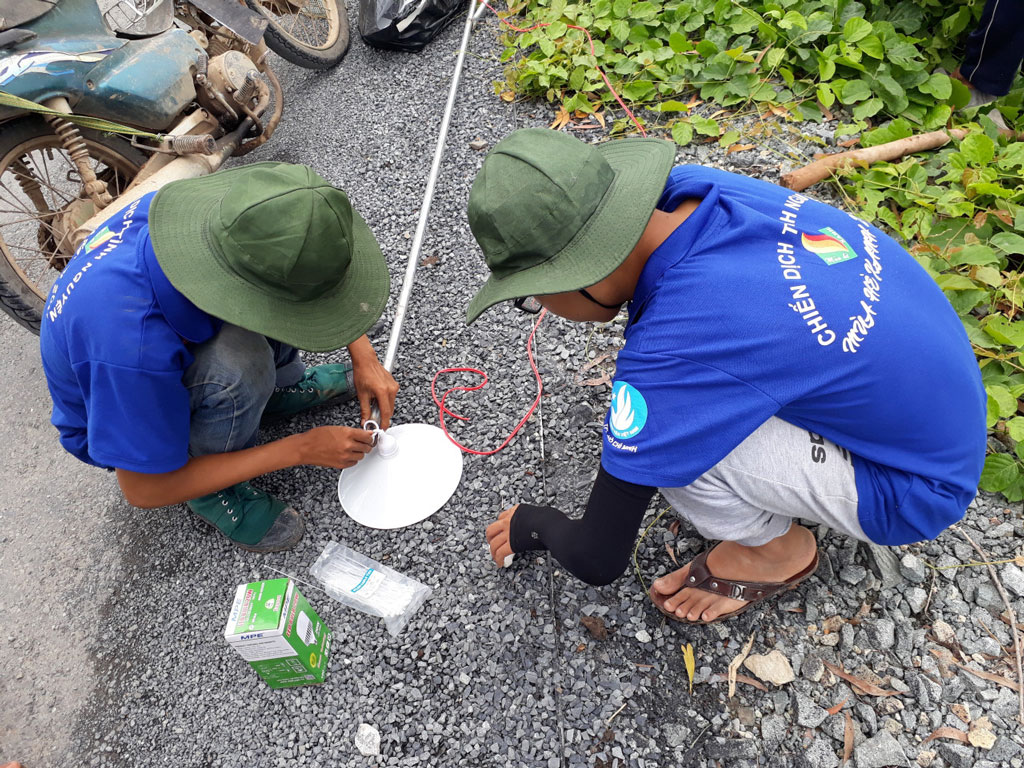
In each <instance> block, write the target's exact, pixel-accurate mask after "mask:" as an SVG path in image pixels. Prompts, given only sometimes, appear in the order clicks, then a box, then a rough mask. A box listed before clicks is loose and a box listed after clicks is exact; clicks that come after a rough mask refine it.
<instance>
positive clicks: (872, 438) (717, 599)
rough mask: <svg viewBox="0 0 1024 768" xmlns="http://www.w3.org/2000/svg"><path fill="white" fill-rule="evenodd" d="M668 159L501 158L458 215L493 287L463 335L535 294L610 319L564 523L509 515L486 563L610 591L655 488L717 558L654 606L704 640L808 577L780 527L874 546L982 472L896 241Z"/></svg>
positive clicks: (955, 373) (526, 146)
mask: <svg viewBox="0 0 1024 768" xmlns="http://www.w3.org/2000/svg"><path fill="white" fill-rule="evenodd" d="M673 160H674V148H673V145H671V144H670V143H667V142H663V141H659V140H655V139H625V140H620V141H613V142H609V143H606V144H602V145H600V146H588V145H586V144H584V143H583V142H581V141H578V140H577V139H574V138H572V137H569V136H567V135H565V134H559V133H555V132H552V131H546V130H536V129H527V130H523V131H517V132H515V133H513V134H511V135H510V136H508V137H507V138H505V139H504V140H503V141H501V142H500V143H499V144H498V145H497V146H495V148H494V150H493V151H492V152H491V153H490V155H489V156H488V157H487V159H486V160H485V162H484V164H483V167H482V168H481V170H480V172H479V174H478V175H477V177H476V179H475V181H474V183H473V188H472V191H471V193H470V198H469V222H470V226H471V228H472V230H473V234H474V236H475V237H476V239H477V241H478V243H479V244H480V247H481V249H482V250H483V252H484V258H485V260H486V262H487V266H488V267H489V269H490V270H491V276H490V278H489V279H488V281H487V283H486V284H485V285H484V287H483V288H482V289H481V290H480V292H479V293H478V294H477V295H476V297H474V299H473V300H472V302H471V303H470V305H469V309H468V312H467V317H468V321H469V322H472V321H473V320H475V319H476V318H477V317H478V316H479V315H480V314H481V313H482V312H483V311H484V310H485V309H487V307H489V306H491V305H493V304H495V303H497V302H499V301H505V300H510V299H517V298H522V297H535V298H536V300H538V301H539V302H540V304H542V305H543V306H544V307H547V308H548V309H549V310H550V311H552V312H554V313H555V314H557V315H560V316H562V317H564V318H568V319H570V320H576V321H598V322H601V321H608V320H611V319H612V318H614V317H615V316H616V315H617V314H618V312H619V308H620V307H621V305H622V304H625V303H627V302H628V305H629V320H628V323H627V325H626V330H625V337H626V344H625V347H624V348H623V349H622V350H621V351H620V353H619V356H618V361H617V368H616V374H615V383H614V386H613V389H612V402H611V408H610V409H609V411H608V415H607V417H606V420H605V426H604V440H603V451H602V456H601V469H600V471H599V473H598V476H597V480H596V481H595V484H594V488H593V491H592V492H591V495H590V500H589V502H588V504H587V508H586V511H585V513H584V515H583V517H582V518H580V519H578V520H571V519H569V518H568V517H566V516H565V515H563V514H562V513H561V512H559V511H558V510H555V509H552V508H550V507H538V506H534V505H531V504H519V505H517V506H514V507H512V508H510V509H508V510H505V511H504V512H502V513H501V515H500V517H499V518H498V520H497V521H496V522H495V523H493V524H492V525H490V526H489V527H488V529H487V540H488V542H489V544H490V549H491V555H492V557H493V558H494V560H495V562H496V563H498V564H499V565H501V564H502V563H503V562H504V560H505V558H506V557H507V556H508V555H510V554H512V553H514V552H524V551H528V550H538V549H548V550H550V551H551V552H552V554H553V555H554V556H555V557H556V558H557V559H558V561H559V562H560V563H561V564H562V565H563V566H565V567H566V568H567V569H568V570H569V571H570V572H572V573H574V574H575V575H577V576H578V577H580V578H582V579H584V580H586V581H588V582H590V583H592V584H607V583H609V582H611V581H612V580H614V579H615V578H617V577H618V576H619V575H620V574H621V573H622V572H623V570H624V569H625V567H626V564H627V561H628V558H629V552H630V549H631V548H632V546H633V542H634V541H635V539H636V535H637V531H638V529H639V526H640V523H641V520H642V518H643V516H644V512H645V510H646V508H647V506H648V504H649V502H650V500H651V498H652V497H653V495H654V493H655V491H656V490H660V491H661V493H662V495H663V496H664V497H665V498H666V499H667V500H668V502H669V503H670V504H671V506H672V507H673V509H674V511H675V512H676V513H677V514H678V515H680V516H682V517H684V518H686V519H687V520H689V521H690V523H691V524H692V525H693V526H694V527H695V528H696V529H697V531H698V532H699V533H700V534H701V535H703V536H704V537H705V538H707V539H715V540H720V541H721V543H719V544H717V545H716V546H713V547H712V548H711V549H710V550H708V551H707V552H705V553H703V554H701V555H700V556H698V557H697V558H696V559H695V560H694V561H693V562H691V563H689V564H688V565H686V566H685V567H683V568H680V569H679V570H677V571H675V572H673V573H670V574H668V575H666V576H664V577H662V578H660V579H657V580H656V581H655V582H654V585H653V589H652V592H651V597H652V599H653V600H654V602H655V604H656V605H657V606H658V607H659V608H660V609H661V610H662V611H664V612H665V613H667V614H668V615H670V616H672V617H673V618H677V619H679V620H683V621H690V622H702V623H706V622H710V621H715V620H719V619H723V618H727V617H729V616H734V615H736V614H738V613H740V612H742V611H744V610H745V609H746V608H748V607H749V606H750V605H753V604H754V603H756V602H758V601H760V600H764V599H766V598H768V597H771V596H772V595H774V594H777V593H778V592H780V591H782V590H784V589H787V588H789V587H791V586H793V585H795V584H797V583H799V582H800V581H801V580H803V579H805V578H807V577H808V576H810V575H811V574H812V573H813V572H814V571H815V569H816V568H817V564H818V555H817V548H816V544H815V539H814V536H813V534H812V533H811V532H810V531H809V530H808V529H806V528H804V527H803V526H801V525H799V524H798V523H797V522H796V521H797V520H798V519H799V518H803V519H806V520H810V521H813V522H817V523H822V524H824V525H827V526H829V527H830V528H833V529H835V530H837V531H840V532H842V533H844V534H846V535H848V536H852V537H854V538H856V539H859V540H867V541H873V542H876V543H878V544H889V545H895V544H906V543H909V542H914V541H920V540H923V539H931V538H934V537H935V536H937V535H938V534H939V533H940V532H941V531H942V530H943V529H945V528H946V527H947V526H949V525H951V524H952V523H954V522H956V521H957V520H959V519H960V518H961V517H962V516H963V514H964V511H965V509H966V507H967V505H968V504H969V503H970V501H971V499H972V498H973V497H974V494H975V491H976V486H977V482H978V478H979V476H980V474H981V468H982V464H983V462H984V454H985V403H986V400H985V392H984V388H983V386H982V383H981V376H980V373H979V370H978V367H977V364H976V362H975V360H974V356H973V354H972V351H971V346H970V344H969V342H968V340H967V336H966V333H965V332H964V329H963V326H962V325H961V323H960V320H959V318H958V317H957V315H956V313H955V312H954V311H953V309H952V307H951V306H950V305H949V303H948V302H947V300H946V298H945V296H944V295H943V294H942V291H941V290H940V289H939V288H938V286H937V285H936V284H935V282H934V281H933V280H932V279H931V278H930V277H929V276H928V274H927V273H926V272H925V271H924V270H923V269H922V268H921V267H920V266H919V265H918V264H917V263H916V262H915V261H914V259H913V258H912V257H911V256H910V255H909V254H908V253H907V252H906V251H905V250H904V249H903V248H901V247H900V246H899V245H898V244H897V243H896V242H895V241H894V240H892V239H891V238H889V237H888V236H886V235H885V234H884V233H882V232H881V231H879V230H878V229H876V228H874V227H872V226H869V225H867V224H865V223H864V222H862V221H860V220H859V219H857V218H855V217H853V216H851V215H849V214H846V213H844V212H842V211H839V210H837V209H835V208H832V207H831V206H828V205H825V204H823V203H820V202H817V201H814V200H811V199H809V198H807V197H805V196H804V195H801V194H796V193H791V192H789V191H788V190H785V189H782V188H781V187H778V186H775V185H773V184H769V183H766V182H763V181H757V180H753V179H748V178H745V177H741V176H737V175H734V174H730V173H726V172H724V171H719V170H714V169H710V168H703V167H700V166H680V167H677V168H674V169H673V168H672V163H673ZM516 304H517V306H519V307H520V308H522V307H523V306H524V304H523V302H522V301H517V302H516Z"/></svg>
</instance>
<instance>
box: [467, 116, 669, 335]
mask: <svg viewBox="0 0 1024 768" xmlns="http://www.w3.org/2000/svg"><path fill="white" fill-rule="evenodd" d="M674 160H675V145H673V144H672V143H671V142H668V141H662V140H660V139H620V140H618V141H610V142H606V143H604V144H600V145H590V144H585V143H584V142H582V141H580V140H579V139H576V138H574V137H572V136H569V135H568V134H565V133H558V132H556V131H550V130H547V129H545V128H524V129H522V130H518V131H515V132H513V133H511V134H509V135H508V136H506V137H505V138H504V139H502V140H501V141H500V142H498V143H497V144H496V145H495V147H494V149H493V150H491V152H490V154H488V156H487V159H486V160H484V164H483V167H482V168H481V169H480V172H479V173H478V174H477V176H476V179H475V180H474V181H473V187H472V189H471V190H470V192H469V228H470V229H471V230H472V231H473V236H474V237H475V238H476V241H477V243H479V244H480V248H481V249H482V250H483V252H484V261H486V262H487V267H488V269H490V270H491V276H490V277H489V278H488V279H487V282H486V283H485V284H484V287H483V288H481V289H480V291H479V292H478V293H477V294H476V296H474V297H473V299H472V300H471V301H470V302H469V308H468V309H467V310H466V322H467V323H472V322H473V321H474V320H476V319H477V318H478V317H479V316H480V314H481V313H482V312H483V311H484V310H485V309H487V308H488V307H490V306H493V305H494V304H497V303H499V302H501V301H507V300H509V299H515V298H518V297H520V296H535V295H544V294H549V293H562V292H563V291H576V290H579V289H580V288H586V287H587V286H590V285H593V284H594V283H597V282H599V281H601V280H603V279H604V278H606V277H608V275H610V274H611V273H612V272H614V271H615V269H616V268H617V267H618V266H619V265H620V264H621V263H622V262H623V261H625V260H626V257H627V256H628V255H629V253H630V251H632V250H633V246H635V245H636V244H637V242H638V241H639V240H640V236H641V235H642V234H643V231H644V229H645V228H646V226H647V222H648V221H649V220H650V218H651V214H652V213H653V212H654V206H655V205H656V204H657V202H658V198H659V197H661V193H662V191H663V190H664V188H665V180H666V179H667V178H668V173H669V171H670V170H671V169H672V164H673V162H674Z"/></svg>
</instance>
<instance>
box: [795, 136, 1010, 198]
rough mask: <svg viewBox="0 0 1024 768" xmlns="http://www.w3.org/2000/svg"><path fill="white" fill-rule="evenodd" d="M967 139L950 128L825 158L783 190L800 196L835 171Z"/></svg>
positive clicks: (801, 170)
mask: <svg viewBox="0 0 1024 768" xmlns="http://www.w3.org/2000/svg"><path fill="white" fill-rule="evenodd" d="M1008 133H1010V134H1011V135H1013V136H1014V137H1016V134H1013V132H1008ZM966 135H967V131H966V130H964V129H963V128H950V129H949V130H941V131H929V132H928V133H919V134H917V135H916V136H908V137H906V138H905V139H896V141H887V142H886V143H885V144H878V145H877V146H874V147H865V148H864V149H853V150H850V151H849V152H839V153H837V154H834V155H826V156H825V157H820V158H818V159H817V160H815V161H814V162H813V163H811V164H810V165H805V166H804V167H802V168H796V169H795V170H792V171H790V172H789V173H787V174H784V175H783V176H782V186H784V187H787V188H788V189H792V190H794V191H796V192H800V191H801V190H804V189H807V188H808V187H809V186H811V185H812V184H817V183H818V182H819V181H823V180H824V179H827V178H828V177H829V176H831V175H832V172H833V171H835V170H839V169H841V168H851V167H854V166H858V165H859V166H862V167H867V166H869V165H871V163H879V162H884V161H891V160H899V159H900V158H901V157H906V156H907V155H912V154H914V153H915V152H924V151H925V150H929V149H937V148H939V147H941V146H944V145H946V144H948V143H949V141H950V139H963V138H964V137H965V136H966Z"/></svg>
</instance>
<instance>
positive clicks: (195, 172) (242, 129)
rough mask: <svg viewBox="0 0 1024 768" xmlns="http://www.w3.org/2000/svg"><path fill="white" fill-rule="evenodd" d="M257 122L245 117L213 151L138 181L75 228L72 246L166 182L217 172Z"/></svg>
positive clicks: (180, 159)
mask: <svg viewBox="0 0 1024 768" xmlns="http://www.w3.org/2000/svg"><path fill="white" fill-rule="evenodd" d="M253 124H254V123H253V120H252V118H251V117H247V118H245V120H243V121H242V122H241V123H239V125H238V127H237V128H235V129H234V130H233V131H231V132H230V133H227V134H225V135H224V136H223V137H221V138H220V139H218V140H217V141H215V142H214V146H213V147H212V151H211V152H210V154H194V155H183V156H181V157H178V158H175V159H174V160H171V161H170V162H169V163H167V165H165V166H163V167H162V168H160V169H159V170H158V171H155V172H154V173H153V174H152V175H151V176H148V177H147V178H145V179H143V180H142V181H140V182H139V183H138V184H133V185H132V186H130V187H129V188H128V189H127V190H126V191H125V192H124V193H123V194H122V195H120V196H118V197H117V198H115V199H114V201H113V202H112V203H111V204H110V205H108V206H107V207H105V208H104V209H103V210H101V211H100V212H99V213H96V214H94V215H93V216H92V217H91V218H90V219H88V220H87V221H86V222H85V223H83V224H81V225H80V226H78V227H76V228H75V231H74V232H72V234H71V244H72V248H73V249H75V250H77V249H78V246H79V245H81V244H82V241H84V240H85V238H87V237H88V236H89V235H91V234H92V233H93V232H94V231H95V230H96V228H97V227H99V226H100V225H101V224H102V223H103V222H104V221H106V220H107V219H109V218H110V217H111V216H113V215H114V214H116V213H117V212H118V211H122V210H124V209H125V208H127V207H128V206H129V205H131V204H132V203H134V202H135V201H136V200H138V199H139V198H140V197H142V196H144V195H148V194H149V193H150V192H156V191H157V190H158V189H160V188H161V187H163V186H164V185H165V184H169V183H171V182H172V181H181V180H182V179H196V178H199V177H200V176H207V175H209V174H211V173H213V172H214V171H216V170H217V169H218V168H220V167H221V166H222V165H223V164H224V161H225V160H227V159H228V158H229V157H231V155H232V154H234V152H235V150H237V149H238V147H239V146H240V145H241V143H242V140H243V139H244V138H245V135H246V134H247V133H248V132H249V130H250V129H251V128H252V126H253ZM187 138H190V137H188V136H183V137H181V139H187ZM192 138H195V139H200V140H201V141H203V143H204V144H206V139H207V138H209V137H200V136H196V137H192ZM179 140H180V139H179ZM205 149H211V148H210V147H209V146H208V145H206V146H204V150H205Z"/></svg>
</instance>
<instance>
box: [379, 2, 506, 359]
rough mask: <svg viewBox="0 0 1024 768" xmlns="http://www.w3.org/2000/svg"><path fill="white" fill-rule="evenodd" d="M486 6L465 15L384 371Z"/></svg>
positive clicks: (394, 347) (398, 328) (398, 338)
mask: <svg viewBox="0 0 1024 768" xmlns="http://www.w3.org/2000/svg"><path fill="white" fill-rule="evenodd" d="M484 8H486V6H485V5H484V4H483V3H479V4H478V3H477V0H469V12H468V13H467V14H466V26H465V27H464V28H463V30H462V45H461V47H460V48H459V57H458V58H457V59H456V60H455V73H454V74H453V75H452V84H451V87H450V88H449V89H448V103H447V104H446V105H445V108H444V115H443V116H442V117H441V130H440V131H439V132H438V136H437V146H436V147H435V148H434V161H433V163H431V165H430V173H429V175H428V176H427V191H426V194H424V196H423V205H422V207H421V208H420V219H419V222H418V223H417V224H416V232H415V234H414V235H413V237H412V247H411V249H410V250H409V261H408V263H407V264H406V265H405V279H404V281H403V282H402V292H401V293H400V294H399V296H398V304H397V306H396V307H395V320H394V324H393V325H392V326H391V338H389V339H388V351H387V354H386V355H385V356H384V367H385V368H386V369H387V370H389V371H390V370H392V369H393V368H394V364H395V353H396V352H397V351H398V342H399V341H401V338H402V321H403V320H404V319H405V311H406V310H407V309H408V308H409V296H410V295H411V294H412V284H413V281H414V280H415V278H416V266H417V265H418V263H419V255H420V249H421V248H422V247H423V237H424V235H425V234H426V231H427V218H428V217H429V216H430V204H431V203H432V202H433V200H434V187H435V186H436V184H437V177H438V175H439V173H440V171H441V158H442V157H443V156H444V147H445V142H446V140H447V138H448V126H449V125H450V124H451V121H452V111H453V109H454V107H455V95H456V93H457V92H458V90H459V80H460V79H461V77H462V65H463V63H464V62H465V60H466V51H467V49H468V48H469V35H470V33H471V32H472V31H473V25H474V24H475V23H476V20H477V19H478V18H479V17H480V14H481V13H482V12H483V10H484Z"/></svg>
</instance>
